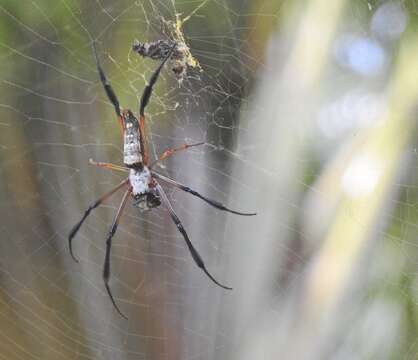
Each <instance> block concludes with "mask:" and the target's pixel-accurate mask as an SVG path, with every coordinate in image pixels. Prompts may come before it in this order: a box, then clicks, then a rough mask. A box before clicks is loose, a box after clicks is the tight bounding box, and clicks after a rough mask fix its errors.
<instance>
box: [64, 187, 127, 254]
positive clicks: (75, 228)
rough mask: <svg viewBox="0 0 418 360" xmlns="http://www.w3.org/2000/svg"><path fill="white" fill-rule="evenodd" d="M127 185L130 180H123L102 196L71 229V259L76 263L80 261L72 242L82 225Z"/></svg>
mask: <svg viewBox="0 0 418 360" xmlns="http://www.w3.org/2000/svg"><path fill="white" fill-rule="evenodd" d="M127 183H128V180H123V181H122V182H121V183H120V184H119V185H118V186H116V187H115V188H113V189H112V190H110V191H109V192H107V193H106V194H104V195H103V196H101V197H100V198H99V199H97V200H96V201H95V202H94V203H93V204H91V205H90V206H89V207H88V208H87V210H86V211H85V212H84V215H83V217H82V218H81V220H80V221H79V222H78V223H77V224H75V225H74V227H73V228H72V229H71V231H70V233H69V235H68V247H69V249H70V254H71V257H72V258H73V260H74V261H75V262H78V260H77V258H76V257H75V256H74V254H73V247H72V241H73V238H74V236H76V234H77V232H78V230H80V227H81V225H83V223H84V221H85V220H86V219H87V217H88V216H89V215H90V212H91V211H92V210H93V209H95V208H97V207H98V206H99V205H100V204H101V203H102V202H103V201H105V200H106V199H108V198H109V197H111V196H112V195H113V194H114V193H115V192H116V191H118V190H119V189H121V188H122V187H124V186H125V185H126V184H127Z"/></svg>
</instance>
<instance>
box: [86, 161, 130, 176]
mask: <svg viewBox="0 0 418 360" xmlns="http://www.w3.org/2000/svg"><path fill="white" fill-rule="evenodd" d="M89 163H90V165H94V166H97V167H101V168H103V169H108V170H116V171H123V172H125V173H126V172H129V168H127V167H126V166H120V165H116V164H111V163H108V162H101V161H94V160H93V159H90V160H89Z"/></svg>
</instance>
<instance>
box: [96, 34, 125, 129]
mask: <svg viewBox="0 0 418 360" xmlns="http://www.w3.org/2000/svg"><path fill="white" fill-rule="evenodd" d="M93 52H94V58H95V59H96V66H97V71H98V72H99V77H100V81H101V83H102V85H103V87H104V89H105V92H106V95H107V98H108V99H109V101H110V102H111V103H112V105H113V106H114V108H115V112H116V115H117V117H118V121H119V125H120V126H121V129H122V134H123V128H124V125H123V120H122V115H121V112H120V105H119V100H118V97H117V96H116V94H115V91H114V90H113V88H112V85H110V82H109V80H107V77H106V75H105V73H104V71H103V69H102V66H101V65H100V61H99V57H98V55H97V49H96V42H94V41H93Z"/></svg>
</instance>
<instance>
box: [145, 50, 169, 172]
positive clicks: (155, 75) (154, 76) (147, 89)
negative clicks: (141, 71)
mask: <svg viewBox="0 0 418 360" xmlns="http://www.w3.org/2000/svg"><path fill="white" fill-rule="evenodd" d="M175 47H176V44H174V45H173V46H172V47H171V49H170V51H169V52H168V54H167V56H166V57H165V58H164V60H163V61H162V62H161V64H160V65H159V66H158V67H157V69H156V70H155V71H154V73H153V74H152V75H151V78H150V80H149V83H148V84H147V86H145V89H144V92H143V93H142V95H141V101H140V103H139V142H140V144H141V150H142V159H143V163H144V165H146V166H147V165H148V160H149V156H148V144H147V133H146V128H145V108H146V106H147V105H148V102H149V99H150V98H151V94H152V90H153V88H154V85H155V83H156V82H157V80H158V76H159V75H160V72H161V69H162V68H163V66H164V64H165V63H166V61H167V60H168V59H169V58H170V56H171V53H172V52H173V50H174V48H175Z"/></svg>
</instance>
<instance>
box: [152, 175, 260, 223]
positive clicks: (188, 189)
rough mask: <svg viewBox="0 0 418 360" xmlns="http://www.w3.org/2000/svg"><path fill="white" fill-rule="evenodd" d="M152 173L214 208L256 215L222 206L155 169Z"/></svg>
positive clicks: (233, 212) (245, 214)
mask: <svg viewBox="0 0 418 360" xmlns="http://www.w3.org/2000/svg"><path fill="white" fill-rule="evenodd" d="M152 174H153V175H154V176H155V177H156V178H158V179H161V180H163V181H165V182H166V183H168V184H170V185H173V186H175V187H176V188H178V189H180V190H183V191H185V192H187V193H189V194H192V195H193V196H196V197H198V198H199V199H202V200H203V201H204V202H206V203H208V204H209V205H211V206H213V207H215V208H217V209H219V210H223V211H227V212H230V213H232V214H236V215H242V216H254V215H257V213H244V212H240V211H235V210H231V209H228V208H227V207H226V206H224V205H223V204H221V203H220V202H218V201H215V200H211V199H208V198H207V197H205V196H203V195H201V194H199V193H198V192H197V191H195V190H193V189H190V188H189V187H188V186H185V185H183V184H180V183H179V182H177V181H174V180H172V179H170V178H168V177H166V176H164V175H161V174H158V173H156V172H155V171H153V172H152Z"/></svg>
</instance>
